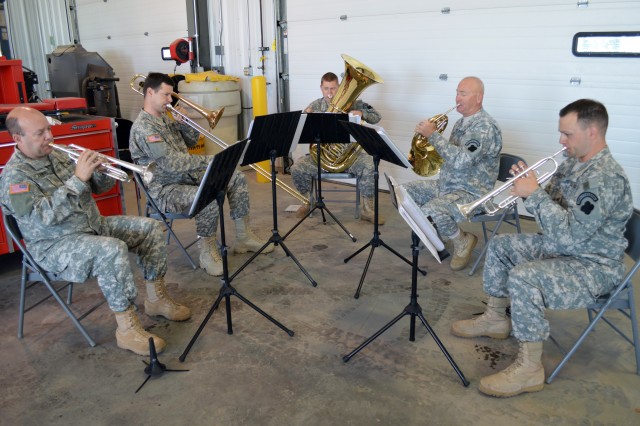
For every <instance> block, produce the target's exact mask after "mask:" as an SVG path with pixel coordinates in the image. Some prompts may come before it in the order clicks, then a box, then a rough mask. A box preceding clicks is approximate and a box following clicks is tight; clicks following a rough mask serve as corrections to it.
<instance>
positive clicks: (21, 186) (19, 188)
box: [9, 183, 29, 195]
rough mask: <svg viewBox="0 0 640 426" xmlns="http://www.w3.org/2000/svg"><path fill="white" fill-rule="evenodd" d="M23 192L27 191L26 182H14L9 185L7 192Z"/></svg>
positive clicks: (27, 185)
mask: <svg viewBox="0 0 640 426" xmlns="http://www.w3.org/2000/svg"><path fill="white" fill-rule="evenodd" d="M23 192H29V184H28V183H14V184H13V185H9V194H11V195H13V194H22V193H23Z"/></svg>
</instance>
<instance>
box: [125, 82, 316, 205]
mask: <svg viewBox="0 0 640 426" xmlns="http://www.w3.org/2000/svg"><path fill="white" fill-rule="evenodd" d="M138 79H143V80H144V79H146V76H144V75H142V74H136V75H134V76H133V78H132V79H131V81H130V82H129V87H131V90H133V91H134V92H136V93H138V94H139V95H142V96H144V93H142V91H141V90H139V89H137V88H136V87H135V81H136V80H138ZM171 96H173V97H174V98H177V99H178V100H180V102H182V103H183V104H185V105H187V106H188V107H190V108H192V109H193V110H195V111H196V112H197V113H199V114H200V115H202V116H203V117H205V118H206V119H207V122H208V123H209V128H211V129H213V128H214V127H215V126H216V124H217V123H218V120H220V117H222V112H223V111H224V107H222V108H220V109H219V110H217V111H208V110H206V109H204V108H202V107H201V106H200V105H198V104H196V103H194V102H192V101H190V100H188V99H186V98H184V97H183V96H181V95H179V94H178V93H174V92H172V93H171ZM165 108H166V110H167V111H169V112H171V114H172V115H173V116H174V117H180V118H181V120H182V122H183V123H184V124H186V125H187V126H189V127H191V128H192V129H194V130H197V131H198V132H200V133H201V134H202V135H203V136H204V137H205V138H207V139H209V140H211V141H213V142H214V143H215V144H216V145H218V146H219V147H221V148H222V149H225V148H228V147H229V144H227V143H226V142H225V141H223V140H222V139H220V138H219V137H217V136H216V135H214V134H213V133H211V132H209V131H207V130H206V129H205V128H204V127H202V126H201V125H199V124H198V123H196V121H195V120H193V119H191V118H189V117H188V116H187V115H186V114H184V113H182V112H180V111H179V110H177V109H176V108H174V107H173V105H171V104H167V105H166V106H165ZM249 167H251V168H252V169H253V170H255V171H256V172H257V173H259V174H260V175H261V176H262V177H264V178H266V179H269V181H271V173H269V172H268V171H266V170H265V169H263V168H262V167H260V166H258V165H256V164H250V165H249ZM276 185H278V186H279V187H280V188H282V189H284V190H285V191H286V192H287V193H288V194H289V195H291V196H292V197H294V198H296V199H297V200H298V201H300V202H302V203H303V204H309V200H307V199H306V198H305V197H304V195H302V194H301V193H299V192H298V191H296V190H295V189H294V188H292V187H290V186H289V185H287V184H286V183H284V182H282V181H280V180H278V178H276Z"/></svg>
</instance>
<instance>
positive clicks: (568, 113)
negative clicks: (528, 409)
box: [451, 99, 633, 397]
mask: <svg viewBox="0 0 640 426" xmlns="http://www.w3.org/2000/svg"><path fill="white" fill-rule="evenodd" d="M608 121H609V118H608V115H607V110H606V108H605V107H604V105H602V104H601V103H600V102H596V101H593V100H590V99H580V100H578V101H575V102H572V103H571V104H569V105H567V106H566V107H564V108H562V109H561V110H560V120H559V126H558V130H559V131H560V144H561V145H563V146H564V147H566V151H565V152H566V156H567V157H569V158H568V159H567V160H565V161H564V162H563V163H562V164H560V166H559V167H558V170H557V173H555V174H554V175H553V177H551V180H550V181H549V184H548V185H547V187H546V188H545V189H543V188H541V187H540V186H539V185H538V181H537V177H536V176H535V173H526V174H525V175H524V176H522V177H519V178H517V179H516V180H515V181H514V186H513V188H512V194H513V195H516V196H518V197H522V198H525V200H524V206H525V207H526V208H527V211H529V212H530V213H531V214H532V215H533V216H534V217H535V219H536V222H537V223H538V225H539V227H540V228H541V231H542V232H541V233H538V234H515V235H497V236H496V237H495V238H493V239H492V241H491V243H490V244H489V249H488V251H487V258H486V260H485V264H484V277H483V281H484V291H485V293H487V295H488V296H489V301H488V303H487V308H486V311H485V312H484V314H482V315H480V316H477V317H475V318H474V319H470V320H462V321H456V322H455V323H453V325H452V327H451V331H452V333H453V334H455V335H456V336H460V337H480V336H488V337H493V338H496V339H506V338H507V337H509V334H513V336H514V337H515V338H516V339H518V343H519V351H518V355H517V359H516V361H515V362H514V363H513V364H511V365H510V366H509V367H507V368H506V369H504V370H503V371H501V372H499V373H496V374H493V375H491V376H487V377H484V378H482V380H481V381H480V391H481V392H483V393H485V394H488V395H493V396H498V397H509V396H514V395H518V394H520V393H523V392H535V391H539V390H542V388H543V386H544V381H545V373H544V368H543V366H542V360H541V357H542V342H543V341H544V340H546V339H547V337H549V322H548V321H547V320H546V319H545V310H546V309H577V308H585V307H587V306H588V305H589V304H591V303H593V302H594V301H595V299H597V297H598V296H599V295H601V294H607V293H608V292H609V291H611V290H612V288H613V287H614V285H615V283H617V282H619V281H620V279H621V278H622V276H623V274H624V264H623V257H624V250H625V248H626V247H627V241H626V239H625V238H624V230H625V225H626V223H627V221H628V220H629V218H630V217H631V213H632V210H633V201H632V199H631V189H630V187H629V180H628V179H627V176H626V175H625V172H624V170H623V169H622V167H621V166H620V165H619V164H618V163H617V162H616V160H614V159H613V156H612V155H611V152H610V151H609V148H608V147H607V142H606V139H605V134H606V131H607V125H608ZM524 166H525V165H524V164H519V165H518V166H516V165H514V167H513V170H512V171H513V173H517V172H518V171H519V170H520V169H521V168H524ZM509 305H510V306H511V318H509V317H507V315H506V309H507V307H508V306H509Z"/></svg>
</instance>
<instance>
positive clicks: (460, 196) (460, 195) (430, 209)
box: [402, 180, 474, 240]
mask: <svg viewBox="0 0 640 426" xmlns="http://www.w3.org/2000/svg"><path fill="white" fill-rule="evenodd" d="M402 187H403V188H405V189H406V190H407V193H409V196H410V197H411V198H412V199H413V201H415V203H416V204H417V205H418V207H420V210H422V212H423V213H424V214H425V215H426V216H431V219H433V222H434V224H435V227H436V230H437V231H438V234H440V238H442V239H443V240H448V239H450V237H451V236H453V235H454V234H455V233H456V232H457V231H458V223H459V222H463V221H465V220H467V219H466V218H465V217H464V216H463V215H462V213H460V210H458V207H457V204H466V203H468V202H471V201H473V200H474V196H473V195H471V194H469V193H468V192H466V191H454V192H451V193H449V194H442V195H439V194H438V181H437V180H416V181H413V182H409V183H405V184H404V185H402Z"/></svg>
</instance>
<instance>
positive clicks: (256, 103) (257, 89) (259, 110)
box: [251, 75, 271, 183]
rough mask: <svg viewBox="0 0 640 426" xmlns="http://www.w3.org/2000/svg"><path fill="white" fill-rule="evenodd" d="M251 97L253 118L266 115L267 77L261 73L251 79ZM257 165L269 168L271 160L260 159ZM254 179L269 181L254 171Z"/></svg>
mask: <svg viewBox="0 0 640 426" xmlns="http://www.w3.org/2000/svg"><path fill="white" fill-rule="evenodd" d="M251 97H252V98H253V118H255V117H257V116H259V115H267V114H268V113H269V111H267V79H266V78H265V77H264V76H263V75H257V76H255V77H253V78H252V79H251ZM257 166H260V167H262V168H263V169H264V170H267V171H270V170H271V162H270V161H269V160H265V161H261V162H259V163H258V164H257ZM256 181H258V182H263V183H264V182H271V181H270V180H269V179H267V178H266V177H264V176H262V175H261V174H259V173H256Z"/></svg>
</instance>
